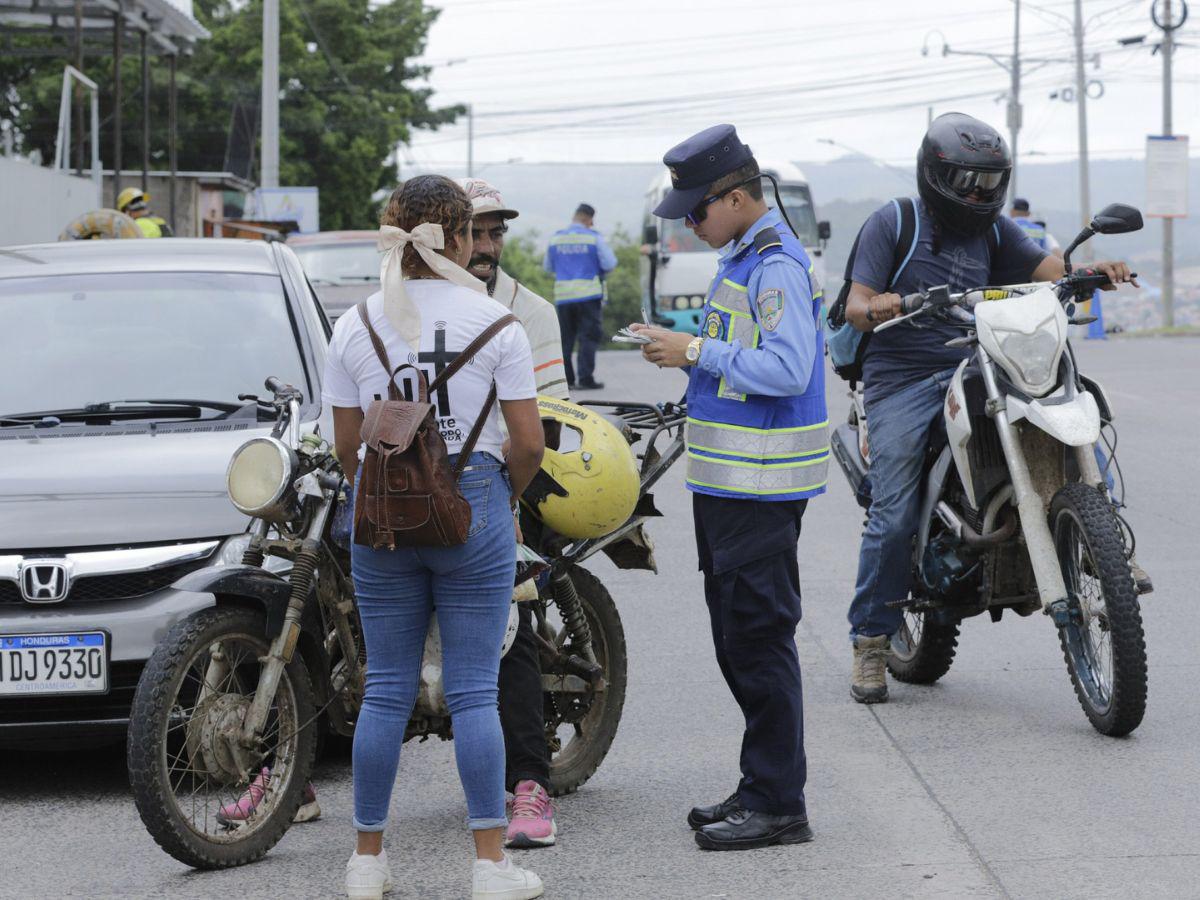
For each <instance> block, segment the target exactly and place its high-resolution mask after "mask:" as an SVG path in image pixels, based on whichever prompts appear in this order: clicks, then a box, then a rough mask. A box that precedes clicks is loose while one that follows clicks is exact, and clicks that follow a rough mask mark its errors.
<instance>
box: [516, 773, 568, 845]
mask: <svg viewBox="0 0 1200 900" xmlns="http://www.w3.org/2000/svg"><path fill="white" fill-rule="evenodd" d="M557 834H558V827H557V826H556V825H555V824H554V804H553V803H552V802H551V801H550V795H549V794H548V793H546V789H545V788H544V787H542V786H541V785H540V784H538V783H537V782H536V781H518V782H517V786H516V788H515V789H514V790H513V804H512V821H511V822H510V823H509V824H508V834H507V835H506V836H505V840H504V845H505V846H506V847H515V848H517V849H519V850H530V849H532V848H534V847H553V846H554V840H555V836H556V835H557Z"/></svg>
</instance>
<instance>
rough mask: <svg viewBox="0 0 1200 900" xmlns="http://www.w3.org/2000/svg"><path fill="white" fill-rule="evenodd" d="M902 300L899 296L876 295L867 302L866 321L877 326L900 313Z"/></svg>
mask: <svg viewBox="0 0 1200 900" xmlns="http://www.w3.org/2000/svg"><path fill="white" fill-rule="evenodd" d="M902 302H903V298H902V297H901V296H900V295H899V294H876V295H875V296H874V297H872V298H871V299H870V300H868V301H867V321H868V322H870V323H872V324H873V325H879V324H881V323H883V322H886V321H888V320H889V319H894V318H896V316H898V315H900V313H901V304H902Z"/></svg>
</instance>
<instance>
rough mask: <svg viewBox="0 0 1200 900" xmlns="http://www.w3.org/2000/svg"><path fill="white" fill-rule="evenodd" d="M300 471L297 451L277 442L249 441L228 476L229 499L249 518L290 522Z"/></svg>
mask: <svg viewBox="0 0 1200 900" xmlns="http://www.w3.org/2000/svg"><path fill="white" fill-rule="evenodd" d="M298 469H299V461H298V460H297V458H296V453H295V451H293V450H292V449H291V448H290V447H288V446H286V445H285V444H284V443H283V442H282V441H280V440H278V439H277V438H273V437H260V438H254V439H253V440H249V441H247V442H246V443H244V444H242V446H241V447H239V448H238V450H237V452H236V453H234V454H233V459H231V460H230V461H229V469H228V471H227V472H226V473H225V481H226V484H227V485H228V489H229V499H230V500H232V501H233V505H234V506H236V507H237V508H238V510H239V511H240V512H243V513H245V514H246V515H248V516H254V517H255V518H264V519H277V518H286V517H287V514H288V512H289V509H290V506H291V504H290V503H289V502H288V500H289V498H290V495H291V493H292V482H293V481H295V480H296V475H297V470H298Z"/></svg>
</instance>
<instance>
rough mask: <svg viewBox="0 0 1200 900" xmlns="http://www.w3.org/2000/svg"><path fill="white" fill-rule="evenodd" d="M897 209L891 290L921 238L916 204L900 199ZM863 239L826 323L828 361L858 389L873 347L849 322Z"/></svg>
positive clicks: (848, 263) (867, 335) (852, 251)
mask: <svg viewBox="0 0 1200 900" xmlns="http://www.w3.org/2000/svg"><path fill="white" fill-rule="evenodd" d="M892 206H894V207H895V208H896V246H895V247H894V248H893V249H892V268H891V271H890V272H889V274H888V281H887V288H889V289H890V288H891V287H892V285H894V284H895V283H896V279H897V278H899V277H900V273H901V272H902V271H903V270H904V267H905V266H906V265H907V264H908V261H909V260H910V259H911V258H912V255H913V251H914V250H916V249H917V239H918V238H919V237H920V226H919V224H918V220H917V202H916V200H914V199H912V198H911V197H899V198H897V199H895V200H893V201H892ZM860 238H862V229H861V228H860V229H859V230H858V234H857V235H856V236H855V238H854V245H853V246H852V247H851V248H850V255H849V256H848V257H846V274H845V280H844V281H843V282H842V289H841V290H840V291H838V295H837V299H836V300H835V301H834V302H833V305H832V306H831V307H829V313H828V314H827V315H826V319H827V320H828V322H829V337H828V339H827V340H826V341H825V346H826V347H827V348H828V350H829V359H830V360H831V361H832V362H833V370H834V371H835V372H837V374H838V375H840V376H841V377H842V378H843V379H845V380H846V381H848V382H850V386H851V387H855V386H857V384H858V382H860V381H862V377H863V359H864V358H865V357H866V355H867V344H869V343H870V340H871V333H870V332H869V331H859V330H858V329H857V328H855V327H854V326H853V325H851V324H850V323H849V322H847V321H846V301H847V300H848V299H849V297H850V282H851V280H852V277H853V275H854V257H855V256H857V255H858V242H859V239H860Z"/></svg>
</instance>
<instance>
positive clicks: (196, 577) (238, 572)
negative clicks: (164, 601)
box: [172, 566, 292, 608]
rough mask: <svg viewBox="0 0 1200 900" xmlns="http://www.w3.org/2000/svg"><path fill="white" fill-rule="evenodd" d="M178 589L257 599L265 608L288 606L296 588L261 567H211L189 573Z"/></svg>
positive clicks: (179, 582)
mask: <svg viewBox="0 0 1200 900" xmlns="http://www.w3.org/2000/svg"><path fill="white" fill-rule="evenodd" d="M172 587H174V588H175V589H176V590H180V591H195V592H196V593H198V594H219V595H225V596H228V595H232V596H235V597H245V598H246V599H248V600H257V601H258V602H259V603H261V604H262V605H263V606H264V607H267V608H270V607H271V606H272V605H274V604H277V603H282V604H283V605H284V606H287V602H288V597H289V596H290V594H291V591H292V586H291V585H290V584H289V583H288V582H286V581H284V580H283V579H282V578H280V577H279V576H278V575H276V574H275V573H274V572H268V571H267V570H266V569H263V568H259V567H258V566H210V567H208V568H205V569H197V570H196V571H195V572H189V573H188V574H187V575H184V576H183V577H182V578H180V579H179V580H178V581H176V582H175V584H174V585H172Z"/></svg>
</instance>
